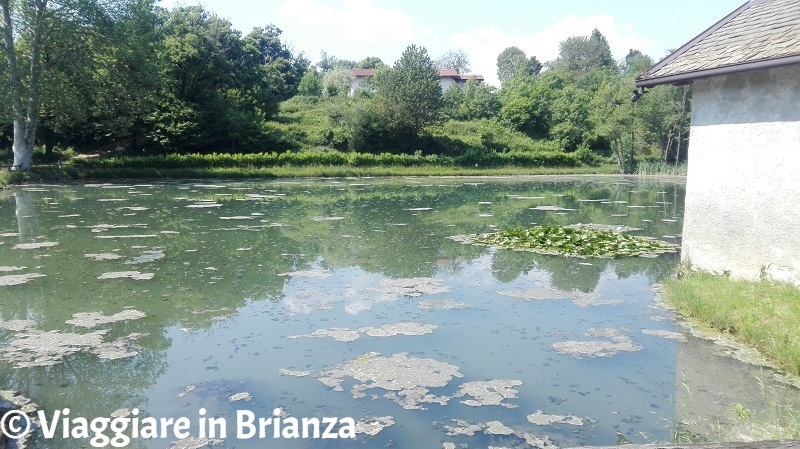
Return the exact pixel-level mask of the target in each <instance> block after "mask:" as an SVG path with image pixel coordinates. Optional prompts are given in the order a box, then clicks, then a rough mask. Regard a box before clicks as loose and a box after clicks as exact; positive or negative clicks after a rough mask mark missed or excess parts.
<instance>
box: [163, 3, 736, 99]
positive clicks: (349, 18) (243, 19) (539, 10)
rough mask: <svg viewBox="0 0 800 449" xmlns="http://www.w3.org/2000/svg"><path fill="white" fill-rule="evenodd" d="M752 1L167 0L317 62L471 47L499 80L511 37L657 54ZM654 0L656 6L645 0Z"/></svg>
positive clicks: (387, 58)
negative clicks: (269, 35)
mask: <svg viewBox="0 0 800 449" xmlns="http://www.w3.org/2000/svg"><path fill="white" fill-rule="evenodd" d="M742 3H744V0H712V1H707V0H672V1H670V2H669V3H668V4H667V2H663V3H657V2H642V1H641V0H638V1H633V0H556V1H552V0H551V1H541V0H493V1H480V2H479V1H473V0H461V1H450V0H266V1H265V0H233V1H232V0H161V3H160V4H161V5H162V6H165V7H172V6H175V5H180V4H184V5H192V4H201V5H203V6H205V7H206V9H208V10H210V11H213V12H214V13H216V14H217V15H219V16H222V17H225V18H227V19H229V20H230V21H231V23H232V24H233V26H234V28H236V29H239V30H241V31H242V32H243V33H247V32H249V31H250V30H251V29H252V28H253V27H255V26H265V25H268V24H270V23H271V24H275V25H276V26H277V27H278V28H280V29H281V30H283V40H284V42H288V43H289V44H290V45H292V46H293V47H294V49H295V52H301V51H302V52H304V53H305V54H306V57H308V58H309V59H310V60H311V62H312V63H316V62H317V61H319V55H320V51H322V50H324V51H326V52H328V54H332V55H335V56H336V57H338V58H341V59H350V60H354V61H359V60H361V59H364V58H365V57H367V56H377V57H379V58H381V59H382V60H383V61H384V62H385V63H387V64H390V65H391V64H393V63H394V61H395V60H397V59H398V58H399V57H400V54H401V53H402V51H403V50H404V49H405V48H406V46H408V45H409V44H412V43H414V44H418V45H421V46H424V47H426V48H427V49H428V52H429V54H430V55H431V58H433V59H438V58H439V56H441V55H442V54H443V53H444V52H446V51H448V50H463V51H464V52H465V53H466V54H467V55H468V56H469V59H470V62H471V64H470V68H471V69H472V70H471V71H472V72H473V73H477V74H481V75H484V77H486V80H487V82H488V83H489V84H492V85H496V86H497V85H499V83H498V82H497V73H496V71H497V67H496V62H497V55H498V54H499V53H500V52H501V51H503V49H505V48H507V47H509V46H512V45H514V46H517V47H519V48H521V49H523V50H524V51H525V52H526V53H527V54H528V55H529V56H530V55H536V57H537V58H538V59H539V60H540V61H548V60H551V59H554V58H555V57H556V56H557V55H558V43H559V42H561V41H562V40H564V39H565V38H567V37H569V36H576V35H588V34H589V33H591V31H592V29H593V28H595V27H597V28H599V29H600V31H601V32H602V33H603V34H604V35H605V36H606V38H607V39H608V41H609V44H610V45H611V51H612V53H613V54H614V57H615V58H617V59H621V58H623V57H624V56H625V54H626V53H627V52H628V49H630V48H636V49H639V50H641V51H642V52H644V53H646V54H648V55H650V56H651V57H653V59H655V60H656V61H657V60H659V59H661V58H662V57H664V56H665V55H666V53H667V51H668V50H669V49H674V48H677V47H679V46H681V45H682V44H684V43H685V42H687V41H688V40H689V39H691V38H693V37H694V36H696V35H697V34H699V33H701V32H702V31H703V30H705V29H706V28H708V27H710V26H711V25H713V24H714V23H715V22H717V21H718V20H720V19H722V18H723V17H724V16H725V15H727V14H728V13H730V12H731V11H733V10H734V9H736V8H737V7H739V6H741V5H742ZM644 5H646V6H644Z"/></svg>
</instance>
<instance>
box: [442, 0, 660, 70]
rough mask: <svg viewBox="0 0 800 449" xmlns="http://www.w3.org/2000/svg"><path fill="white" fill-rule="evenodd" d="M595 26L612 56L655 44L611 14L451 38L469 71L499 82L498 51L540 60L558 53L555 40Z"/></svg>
mask: <svg viewBox="0 0 800 449" xmlns="http://www.w3.org/2000/svg"><path fill="white" fill-rule="evenodd" d="M594 28H597V29H599V30H600V32H602V33H603V35H604V36H605V37H606V39H607V40H608V43H609V46H610V47H611V52H612V54H613V55H614V57H615V58H617V59H621V58H624V57H625V55H626V54H627V53H628V50H629V49H631V48H635V49H638V50H641V51H642V52H643V53H648V52H649V51H651V50H652V49H653V48H654V43H653V41H652V39H650V38H649V37H648V36H646V35H643V34H640V33H638V32H637V31H636V30H635V29H634V28H633V26H632V25H630V24H619V23H617V22H616V21H615V20H614V18H613V17H611V16H607V15H603V16H592V17H586V18H578V17H577V16H572V15H571V16H567V17H565V18H564V19H562V20H561V21H559V22H558V23H556V24H554V25H553V26H551V27H549V28H547V29H545V30H542V31H538V32H535V33H531V34H527V35H516V36H514V35H509V34H507V33H506V32H505V31H503V30H500V29H498V28H495V27H484V28H479V29H477V30H474V31H471V32H467V33H459V34H456V35H454V36H452V42H453V43H457V44H458V46H459V48H463V49H464V51H465V52H466V53H467V54H468V56H469V57H470V61H471V63H472V64H471V67H472V71H473V72H474V73H477V74H481V75H483V76H484V77H485V78H486V82H487V83H488V84H492V85H494V86H499V85H500V82H499V80H498V79H497V55H499V54H500V52H502V51H503V50H505V49H506V48H508V47H511V46H516V47H519V48H521V49H522V50H523V51H525V53H526V54H527V55H528V56H532V55H535V56H536V58H537V59H539V60H540V61H542V62H546V61H551V60H553V59H555V58H556V57H558V44H559V43H560V42H561V41H563V40H564V39H566V38H568V37H570V36H588V35H590V34H591V33H592V30H593V29H594Z"/></svg>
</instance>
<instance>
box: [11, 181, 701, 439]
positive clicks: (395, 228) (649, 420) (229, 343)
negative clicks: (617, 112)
mask: <svg viewBox="0 0 800 449" xmlns="http://www.w3.org/2000/svg"><path fill="white" fill-rule="evenodd" d="M683 197H684V185H683V183H682V181H670V180H666V181H641V180H636V179H635V178H617V177H604V178H590V177H552V178H550V177H543V178H536V179H533V178H530V179H524V178H509V179H498V178H489V179H483V178H466V179H462V178H458V179H454V178H416V179H397V180H387V179H342V180H297V181H289V182H286V181H276V182H218V183H216V182H215V183H213V184H206V183H202V184H201V183H192V182H185V183H149V184H140V183H129V184H87V185H66V186H34V187H18V188H16V189H14V190H10V191H5V192H2V193H0V235H3V237H0V265H1V266H4V269H5V270H6V271H4V272H0V276H3V275H22V274H31V273H35V274H40V275H44V276H42V277H36V278H32V279H30V281H29V282H27V283H24V284H20V285H10V286H2V287H0V315H2V316H1V317H0V318H2V320H6V321H7V320H31V321H33V322H34V324H35V326H34V327H35V329H36V330H30V329H29V330H27V331H24V332H27V335H34V334H36V333H37V332H39V333H41V332H47V331H61V332H62V333H73V334H85V333H89V332H93V331H97V330H100V329H108V332H107V333H105V334H104V335H102V340H103V341H105V342H109V341H114V340H116V339H118V338H121V337H123V338H124V337H125V336H128V335H130V334H146V335H145V336H137V335H134V336H133V337H131V338H130V339H129V340H118V342H119V341H121V343H120V345H121V347H123V352H126V351H127V352H128V353H129V354H132V352H131V351H134V352H136V353H137V354H136V355H131V356H127V357H122V358H118V359H103V358H100V357H98V355H97V354H96V353H93V352H92V350H91V348H89V347H82V348H79V349H76V350H75V351H74V352H73V353H72V354H69V355H65V356H63V357H56V359H57V360H56V361H55V362H53V363H49V362H48V363H49V364H47V365H46V366H29V365H37V364H44V363H41V362H42V361H41V360H39V361H38V362H37V358H36V355H35V354H34V355H30V354H31V353H30V351H29V354H28V355H27V356H25V357H27V358H25V359H24V360H27V361H28V362H29V363H28V365H24V366H23V367H20V366H19V365H20V362H19V360H20V359H19V355H18V354H16V353H14V352H13V351H12V352H9V351H8V348H11V347H12V346H13V345H12V344H11V342H12V341H14V340H15V339H19V338H20V334H19V331H12V330H2V329H0V339H2V340H0V341H2V342H3V344H4V345H5V346H4V347H5V348H6V350H5V352H0V376H1V377H0V378H1V379H2V384H1V385H0V387H2V388H4V389H14V390H20V391H22V392H24V393H25V395H26V396H28V397H30V398H32V399H33V400H35V401H36V402H37V403H39V404H40V406H41V407H42V408H43V409H44V410H46V411H52V410H58V409H62V408H64V407H69V408H70V409H71V416H85V417H87V418H89V419H91V418H92V417H98V416H110V414H111V413H112V412H114V411H115V410H118V409H121V408H126V407H127V408H134V407H137V408H139V409H141V410H142V414H141V415H140V416H146V415H149V416H152V417H175V418H177V417H183V416H185V417H189V418H190V419H191V420H192V422H193V423H197V420H198V419H199V412H198V410H199V409H200V408H201V407H204V408H206V409H207V416H216V417H223V418H225V419H226V420H227V422H228V424H229V425H230V424H231V423H233V422H235V416H236V411H237V410H245V409H246V410H251V411H252V412H253V413H254V414H255V415H256V416H263V417H270V416H271V415H270V414H271V412H272V410H273V409H274V408H276V407H281V408H283V409H284V410H285V411H286V412H287V413H288V414H289V415H290V416H294V417H297V418H301V417H314V416H317V417H324V416H330V417H344V416H350V417H353V418H354V419H355V420H359V419H362V418H365V417H384V416H391V417H392V418H393V420H394V421H395V425H393V426H391V427H388V428H386V429H384V430H383V431H382V432H380V433H379V434H377V435H375V436H369V435H364V434H359V435H358V436H357V438H356V439H355V440H322V441H320V440H310V439H298V440H280V441H277V440H273V439H267V440H258V439H257V438H253V439H248V440H242V439H237V438H235V435H232V433H234V430H233V429H232V428H230V427H229V431H228V433H229V434H228V436H227V438H226V446H225V447H236V448H256V447H259V448H260V447H354V446H359V447H389V446H393V445H394V446H397V447H403V448H405V447H408V448H412V447H413V448H416V447H442V444H443V442H452V443H454V444H456V445H457V446H458V445H460V444H469V447H488V446H490V445H491V446H508V447H516V446H519V447H526V446H525V444H526V443H525V440H524V438H523V437H521V435H522V434H524V433H525V432H528V433H530V434H533V435H536V436H539V437H545V436H546V437H549V438H550V440H551V441H553V442H554V443H555V444H557V445H559V446H562V447H564V446H574V445H580V444H593V445H600V444H602V445H607V444H615V443H617V441H618V440H619V439H620V438H623V437H624V438H627V439H630V440H633V441H644V440H647V439H654V440H662V441H663V440H669V439H670V438H671V434H672V430H673V427H672V426H671V423H673V422H675V420H676V404H675V397H676V395H677V394H678V392H677V390H678V387H676V383H679V382H676V372H678V368H677V367H676V365H677V359H678V351H679V348H680V346H681V345H686V343H679V342H678V341H676V340H672V339H666V338H662V337H659V336H656V335H651V334H646V333H643V332H642V329H647V330H667V331H675V330H676V325H675V323H674V321H673V319H672V317H671V315H670V314H669V313H668V312H667V311H665V310H663V309H661V308H659V307H658V305H657V304H656V303H655V302H654V301H653V298H654V293H653V291H652V289H651V286H652V284H653V283H655V282H658V281H659V280H660V279H662V278H663V277H664V276H668V275H670V274H671V270H672V269H673V267H674V266H675V264H676V262H677V260H678V257H679V256H678V255H677V254H664V255H661V256H658V257H657V258H630V259H617V260H611V259H588V260H583V259H570V258H563V257H558V256H544V255H537V254H532V253H526V252H514V251H506V250H492V249H489V248H485V247H477V246H469V245H464V244H461V243H458V242H455V241H453V240H450V239H448V238H447V237H449V236H453V235H461V234H469V233H478V232H491V231H493V230H497V229H505V228H510V227H525V226H530V225H533V224H575V223H595V224H613V225H620V226H628V227H631V228H636V229H638V230H635V231H632V233H633V234H635V235H641V236H648V237H655V238H659V239H662V240H666V241H670V242H674V243H678V244H679V243H680V232H681V219H682V215H683ZM537 206H559V207H560V208H563V209H564V210H541V208H540V209H536V208H537ZM36 242H57V245H54V246H49V247H41V248H33V249H24V248H25V247H24V246H23V247H19V246H18V245H19V244H26V243H36ZM91 255H94V256H91ZM23 267H24V268H23ZM131 271H135V272H138V275H141V276H142V277H143V279H140V280H137V279H131V278H116V279H114V278H112V279H103V275H104V274H107V273H119V272H131ZM293 272H294V275H291V274H287V273H293ZM297 272H300V273H297ZM407 278H424V279H422V280H421V281H420V280H417V281H418V282H422V283H423V284H425V283H427V284H425V285H428V287H429V288H432V289H433V290H430V289H429V290H427V292H426V290H425V288H424V287H423V288H422V290H419V289H418V290H414V289H413V288H406V289H405V290H397V289H395V290H392V289H391V288H389V287H390V286H389V285H388V284H386V281H387V280H392V279H395V280H397V279H407ZM399 282H400V283H401V284H402V283H403V282H406V283H411V281H399ZM431 286H432V287H431ZM531 291H533V292H539V293H541V294H543V295H544V296H547V295H548V294H549V295H551V296H552V297H554V298H555V297H558V298H560V299H558V298H555V299H553V298H549V299H548V298H544V299H535V300H524V299H522V298H520V297H519V296H520V293H519V292H531ZM504 292H505V293H504ZM508 292H511V293H508ZM514 292H517V293H514ZM542 292H544V293H542ZM554 292H556V293H558V294H554ZM515 295H516V296H515ZM522 296H524V294H522ZM581 298H583V299H584V300H586V299H587V298H588V299H589V300H590V301H589V302H588V303H585V302H584V303H581V302H580V299H581ZM441 299H451V300H454V301H455V302H458V303H462V304H463V307H464V308H460V309H454V310H436V309H426V308H421V307H420V305H421V303H422V302H423V301H427V300H441ZM573 300H574V301H573ZM422 304H423V305H424V303H422ZM128 309H133V310H136V311H140V312H143V314H145V315H146V316H145V317H144V318H140V319H130V320H126V321H120V322H113V323H107V324H101V325H98V326H96V327H94V328H84V327H81V326H77V325H74V324H68V323H66V322H67V321H69V320H71V319H72V318H73V315H74V314H76V313H85V312H101V313H103V314H104V315H106V316H108V315H113V314H115V313H118V312H121V311H123V310H128ZM398 323H414V324H415V325H418V326H425V325H427V326H430V327H429V328H428V329H429V330H428V333H422V334H421V335H402V334H400V335H392V336H371V335H369V334H368V333H367V331H364V330H362V331H361V332H360V333H358V332H356V333H355V336H356V337H358V338H357V339H355V340H353V341H337V340H335V339H333V338H310V337H302V335H304V334H310V333H312V332H314V331H317V330H320V329H326V330H332V329H339V328H342V329H348V330H351V331H357V330H358V329H360V328H365V327H376V328H377V327H380V326H382V325H387V324H388V325H394V324H398ZM593 328H595V329H597V328H602V329H613V332H615V335H617V336H618V338H617V339H615V338H614V337H613V336H609V335H605V336H603V335H600V336H598V335H597V334H596V333H595V334H594V336H585V335H584V334H585V333H587V332H590V329H593ZM431 329H432V330H431ZM601 333H602V332H601ZM590 335H591V332H590ZM619 336H621V337H619ZM289 337H297V338H289ZM623 340H624V341H625V342H628V343H630V345H632V346H633V350H621V351H619V352H618V353H616V354H606V355H607V356H605V357H602V356H601V357H590V356H583V357H580V358H578V357H576V356H575V355H573V354H570V353H564V352H563V351H562V352H559V351H558V350H557V348H559V347H563V346H564V344H565V342H569V341H601V342H606V344H612V345H613V344H615V343H618V342H620V341H623ZM559 344H560V345H561V346H559ZM23 352H24V351H23ZM370 352H375V353H379V354H380V356H377V355H376V357H385V358H387V360H389V359H391V358H392V356H393V355H396V354H406V355H405V357H407V358H408V359H410V360H413V361H416V362H419V361H420V360H428V359H432V360H434V361H436V362H437V363H440V364H444V365H442V366H447V367H450V368H451V369H455V370H457V371H456V372H457V373H458V374H459V375H460V376H463V377H457V376H450V378H448V379H445V380H444V381H443V383H442V385H437V386H428V387H426V388H427V390H428V391H427V393H430V394H432V395H436V396H438V397H440V398H441V397H448V398H447V399H446V400H445V402H446V405H443V404H442V403H427V402H422V403H418V402H413V401H412V402H411V407H418V408H411V407H409V408H404V407H403V404H406V405H408V404H409V402H403V401H402V400H401V399H397V397H395V398H394V399H393V398H391V397H385V396H384V395H386V394H387V393H390V392H391V391H395V393H397V392H398V391H399V392H400V393H401V394H400V396H403V395H404V394H408V391H407V390H403V389H402V388H401V387H398V389H397V390H392V389H387V388H386V386H385V385H383V386H380V385H375V384H372V383H371V382H373V380H363V379H362V380H355V379H354V378H353V377H351V376H346V375H342V376H341V386H342V390H343V391H337V390H336V389H334V388H330V385H328V386H326V385H325V384H323V383H322V382H321V381H320V380H322V379H318V377H325V375H324V373H325V372H326V371H327V370H331V369H334V368H336V367H339V368H341V367H342V366H344V365H346V364H348V362H350V364H351V366H356V367H357V366H359V365H358V364H359V363H364V364H365V365H368V363H367V362H365V361H366V360H367V359H365V358H364V357H362V356H363V355H364V354H367V353H370ZM398 357H402V356H398ZM450 368H448V369H450ZM282 369H284V370H293V371H306V372H311V374H309V375H306V376H303V377H295V376H287V375H284V374H281V373H279V370H282ZM387 369H388V371H391V370H392V369H394V368H391V367H389V368H387ZM397 369H401V368H397ZM409 369H410V370H411V371H413V369H414V368H413V367H412V368H409ZM411 371H409V370H405V371H402V373H404V374H403V375H405V374H408V373H409V372H411ZM423 371H424V370H423ZM420 375H421V377H422V378H423V379H424V378H426V376H428V377H430V376H432V375H433V374H432V373H424V372H423V373H421V374H420ZM389 377H391V373H389ZM497 379H500V380H514V381H517V382H515V383H514V385H515V386H513V389H515V390H517V391H516V393H515V394H511V395H510V396H513V397H506V398H504V399H502V401H500V404H499V405H482V406H479V407H476V406H471V405H469V403H470V401H469V400H470V399H474V398H473V397H471V396H461V397H452V396H453V395H455V394H456V393H457V392H458V391H459V388H460V387H461V386H463V384H465V383H467V382H482V381H491V380H497ZM397 383H398V384H400V383H402V379H398V380H397ZM423 383H424V381H423ZM356 384H362V385H364V387H363V390H364V393H365V395H364V397H360V395H358V394H356V395H355V396H359V397H354V394H353V392H352V391H351V389H352V388H353V387H354V386H355V385H356ZM190 386H191V387H196V388H194V389H193V390H192V391H190V392H188V393H184V392H185V390H186V388H187V387H190ZM370 387H373V388H370ZM356 390H358V388H357V389H356ZM241 392H247V393H249V398H245V399H243V400H240V401H236V402H231V401H230V400H229V397H230V396H231V395H233V394H235V393H241ZM181 393H184V394H183V395H181ZM464 402H467V403H464ZM478 402H480V401H478ZM420 408H424V409H420ZM537 410H541V411H542V413H544V414H550V415H573V416H575V417H578V418H580V419H581V422H582V424H583V425H574V424H566V423H557V422H556V423H552V424H549V425H537V424H534V423H532V422H530V421H529V420H528V419H527V417H528V416H529V415H533V414H534V413H535V412H536V411H537ZM453 419H458V420H466V421H470V422H472V423H475V424H479V425H482V426H483V425H484V424H486V423H490V422H494V421H499V422H500V423H502V424H503V425H504V426H506V427H508V428H509V429H512V430H513V432H514V434H508V435H502V434H493V433H491V432H490V431H487V430H486V427H485V426H483V428H482V429H481V430H478V431H477V432H475V434H474V435H472V436H466V435H456V436H449V435H448V434H447V433H448V430H447V429H446V426H453V425H454V422H453V421H452V420H453ZM197 428H198V426H194V427H193V430H195V431H196V430H197ZM506 433H508V432H506ZM195 434H196V432H195ZM174 440H175V438H167V439H156V440H149V439H143V440H139V441H137V442H135V443H132V444H131V445H130V446H129V447H148V448H163V447H168V446H169V443H170V442H171V441H174ZM33 446H34V447H82V446H87V440H74V439H72V438H68V439H66V440H63V439H61V440H58V441H57V443H56V442H50V441H46V440H44V439H43V438H41V437H38V439H36V440H35V441H33Z"/></svg>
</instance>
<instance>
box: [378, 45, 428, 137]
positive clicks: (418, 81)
mask: <svg viewBox="0 0 800 449" xmlns="http://www.w3.org/2000/svg"><path fill="white" fill-rule="evenodd" d="M374 83H375V87H376V89H377V92H376V94H375V101H376V103H377V105H378V110H379V111H380V115H381V116H382V117H383V118H384V121H385V123H386V124H387V126H388V127H389V130H390V131H391V132H392V133H393V134H394V135H395V136H398V137H416V136H418V135H419V132H420V131H421V130H422V128H423V127H425V126H426V125H429V124H432V123H434V122H435V121H437V120H438V118H439V111H440V110H441V108H442V87H441V84H439V74H438V71H437V70H436V66H435V65H434V63H433V61H432V60H431V58H430V56H428V50H426V49H425V48H424V47H418V46H416V45H410V46H408V48H406V50H405V51H404V52H403V54H402V56H401V57H400V59H399V60H397V62H395V63H394V67H393V68H392V69H389V70H383V71H379V72H378V73H377V74H376V75H375V80H374Z"/></svg>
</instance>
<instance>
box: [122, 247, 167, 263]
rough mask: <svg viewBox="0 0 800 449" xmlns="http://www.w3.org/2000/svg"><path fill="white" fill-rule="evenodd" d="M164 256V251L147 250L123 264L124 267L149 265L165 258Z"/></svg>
mask: <svg viewBox="0 0 800 449" xmlns="http://www.w3.org/2000/svg"><path fill="white" fill-rule="evenodd" d="M165 257H166V255H165V254H164V251H163V250H161V249H149V250H145V251H142V254H140V255H138V256H136V257H134V258H133V259H131V260H129V261H127V262H125V264H126V265H138V264H142V263H149V262H154V261H156V260H160V259H163V258H165Z"/></svg>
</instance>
